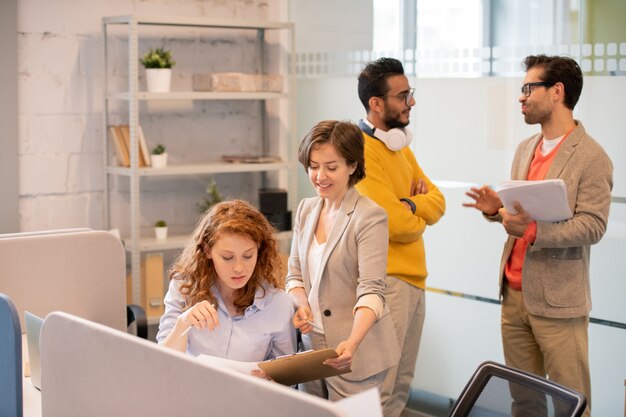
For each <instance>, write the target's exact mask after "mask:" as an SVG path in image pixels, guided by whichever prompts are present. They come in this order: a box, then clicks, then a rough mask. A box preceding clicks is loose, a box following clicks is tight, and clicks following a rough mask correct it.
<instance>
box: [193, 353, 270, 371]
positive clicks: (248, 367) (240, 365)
mask: <svg viewBox="0 0 626 417" xmlns="http://www.w3.org/2000/svg"><path fill="white" fill-rule="evenodd" d="M196 359H198V360H199V361H201V362H204V363H210V364H212V365H216V366H221V367H222V368H228V369H232V370H233V371H237V372H241V373H242V374H247V375H250V372H252V371H254V370H257V371H260V369H259V364H258V362H242V361H235V360H232V359H224V358H218V357H217V356H211V355H198V357H197V358H196Z"/></svg>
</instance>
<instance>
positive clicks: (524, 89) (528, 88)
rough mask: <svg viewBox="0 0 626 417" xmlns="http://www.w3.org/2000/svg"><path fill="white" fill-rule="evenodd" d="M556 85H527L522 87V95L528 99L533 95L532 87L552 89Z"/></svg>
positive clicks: (541, 83) (543, 83) (540, 82)
mask: <svg viewBox="0 0 626 417" xmlns="http://www.w3.org/2000/svg"><path fill="white" fill-rule="evenodd" d="M553 85H554V84H551V83H548V82H546V81H537V82H535V83H526V84H524V85H523V86H522V89H521V90H522V94H524V95H525V96H526V97H530V93H532V91H533V90H532V87H546V88H548V87H552V86H553Z"/></svg>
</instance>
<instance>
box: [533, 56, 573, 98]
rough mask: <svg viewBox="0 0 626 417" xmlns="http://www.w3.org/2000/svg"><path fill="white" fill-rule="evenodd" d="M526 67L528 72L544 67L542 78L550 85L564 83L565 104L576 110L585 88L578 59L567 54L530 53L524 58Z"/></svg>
mask: <svg viewBox="0 0 626 417" xmlns="http://www.w3.org/2000/svg"><path fill="white" fill-rule="evenodd" d="M524 67H525V68H526V71H527V72H528V70H529V69H531V68H533V67H539V68H543V76H541V77H540V78H541V81H545V82H546V83H548V85H549V86H553V85H554V84H556V83H558V82H561V83H563V86H564V87H565V99H564V104H565V106H566V107H567V108H568V109H570V110H574V107H575V106H576V103H578V99H579V98H580V93H581V92H582V90H583V73H582V71H581V69H580V66H579V65H578V63H577V62H576V61H574V60H573V59H572V58H569V57H566V56H546V55H530V56H527V57H526V58H525V59H524Z"/></svg>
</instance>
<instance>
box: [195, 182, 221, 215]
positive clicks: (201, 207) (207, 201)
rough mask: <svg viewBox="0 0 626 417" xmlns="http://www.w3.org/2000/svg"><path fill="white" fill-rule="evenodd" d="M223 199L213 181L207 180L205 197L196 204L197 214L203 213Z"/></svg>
mask: <svg viewBox="0 0 626 417" xmlns="http://www.w3.org/2000/svg"><path fill="white" fill-rule="evenodd" d="M223 199H224V198H223V197H222V194H221V193H220V190H219V188H217V183H216V182H215V179H213V178H211V179H209V185H208V186H207V187H206V196H205V197H204V199H203V200H202V201H201V202H199V203H198V204H197V207H198V212H200V214H202V213H204V212H205V211H207V210H208V209H210V208H211V207H212V206H214V205H215V204H217V203H219V202H220V201H222V200H223Z"/></svg>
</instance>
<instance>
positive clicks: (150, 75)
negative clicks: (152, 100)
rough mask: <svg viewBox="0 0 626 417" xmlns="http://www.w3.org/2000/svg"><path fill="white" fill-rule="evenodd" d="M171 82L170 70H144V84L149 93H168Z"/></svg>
mask: <svg viewBox="0 0 626 417" xmlns="http://www.w3.org/2000/svg"><path fill="white" fill-rule="evenodd" d="M171 81H172V69H171V68H146V84H147V87H148V92H149V93H169V91H170V83H171Z"/></svg>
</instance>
